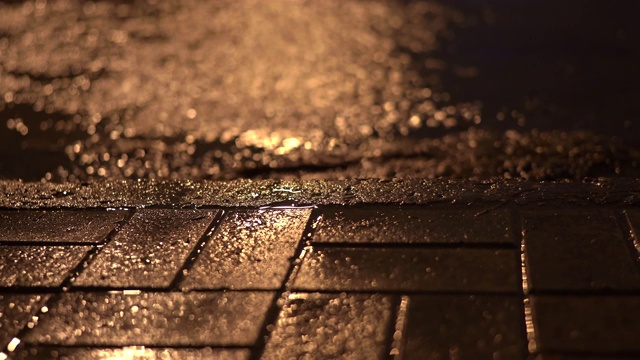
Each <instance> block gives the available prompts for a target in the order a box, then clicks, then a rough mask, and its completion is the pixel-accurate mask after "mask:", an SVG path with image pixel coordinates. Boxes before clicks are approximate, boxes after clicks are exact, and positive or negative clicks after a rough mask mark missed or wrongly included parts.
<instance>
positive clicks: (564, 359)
mask: <svg viewBox="0 0 640 360" xmlns="http://www.w3.org/2000/svg"><path fill="white" fill-rule="evenodd" d="M530 358H531V359H532V360H620V359H621V357H620V356H615V355H612V356H598V355H585V354H581V355H567V354H537V355H535V356H531V357H530ZM622 359H624V358H622Z"/></svg>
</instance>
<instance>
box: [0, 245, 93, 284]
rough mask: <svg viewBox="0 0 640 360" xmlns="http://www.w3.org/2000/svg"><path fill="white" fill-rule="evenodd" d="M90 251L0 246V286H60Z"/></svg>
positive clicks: (86, 247) (71, 247)
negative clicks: (0, 260)
mask: <svg viewBox="0 0 640 360" xmlns="http://www.w3.org/2000/svg"><path fill="white" fill-rule="evenodd" d="M89 249H91V247H90V246H49V245H43V246H17V245H16V246H14V245H8V246H5V245H0V259H2V262H0V286H2V287H10V286H25V287H28V286H43V287H56V286H60V285H62V282H63V281H64V280H65V279H66V278H67V276H69V272H70V271H71V270H73V268H75V267H76V266H77V265H78V263H79V262H80V261H81V260H82V258H83V256H84V255H85V254H86V253H87V251H89Z"/></svg>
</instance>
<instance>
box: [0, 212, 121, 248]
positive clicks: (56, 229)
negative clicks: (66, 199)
mask: <svg viewBox="0 0 640 360" xmlns="http://www.w3.org/2000/svg"><path fill="white" fill-rule="evenodd" d="M125 216H126V212H124V211H86V210H85V211H54V210H51V211H0V241H32V242H80V243H99V242H101V241H103V240H104V239H105V237H106V236H107V234H109V232H111V230H113V228H115V227H116V226H117V225H118V223H119V222H120V221H122V220H124V218H125Z"/></svg>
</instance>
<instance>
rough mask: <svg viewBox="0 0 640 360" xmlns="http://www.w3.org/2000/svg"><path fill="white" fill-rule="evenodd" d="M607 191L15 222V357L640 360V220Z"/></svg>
mask: <svg viewBox="0 0 640 360" xmlns="http://www.w3.org/2000/svg"><path fill="white" fill-rule="evenodd" d="M335 184H337V183H334V185H335ZM282 185H283V183H280V184H279V186H282ZM289 185H291V186H294V185H295V183H291V184H289ZM289 185H287V186H289ZM396 185H397V184H392V185H389V186H391V187H393V189H395V190H393V191H396V190H398V189H397V188H396ZM274 186H275V185H270V186H268V188H274ZM332 186H333V185H332ZM380 186H382V185H380ZM476 186H479V185H477V184H476ZM545 186H547V185H539V187H540V188H541V189H542V190H544V191H543V192H544V193H545V194H546V195H545V196H547V197H552V194H553V191H557V189H556V188H555V185H548V187H549V189H548V190H545V189H544V187H545ZM175 187H176V188H175V189H174V186H173V185H172V186H165V189H166V191H175V192H180V191H179V186H178V185H175ZM327 188H328V187H327ZM265 189H266V188H265ZM288 189H294V190H295V189H296V188H295V187H288ZM343 189H346V187H343ZM542 190H541V191H542ZM592 190H593V189H592ZM592 190H589V191H587V192H584V193H579V192H576V193H574V195H572V196H573V198H572V199H574V200H575V199H576V197H579V198H580V199H584V201H585V202H582V201H568V200H567V201H565V202H563V203H562V204H563V206H558V204H556V203H553V202H551V203H548V202H547V200H545V199H542V198H540V199H538V200H539V201H541V202H540V203H537V202H536V201H538V200H535V201H534V203H533V204H531V203H529V202H527V201H525V199H526V198H525V197H518V198H517V199H515V200H514V201H512V202H508V201H507V202H502V201H497V200H496V198H495V197H494V194H486V193H485V194H484V195H478V194H476V195H474V196H479V197H477V198H476V200H474V201H475V203H474V204H473V205H469V203H467V202H464V203H458V202H450V203H447V202H444V203H443V202H442V201H438V202H436V203H433V204H431V203H423V204H421V205H418V204H411V205H409V204H380V203H368V204H359V205H353V206H352V205H342V204H341V203H340V202H341V200H339V199H340V198H339V197H335V198H333V200H331V201H332V203H330V204H325V205H321V206H319V207H317V208H311V207H296V206H295V204H292V203H290V202H289V201H284V202H282V201H280V202H277V203H275V204H272V205H271V206H270V207H264V208H257V207H250V208H238V207H228V206H222V205H224V204H227V203H224V204H222V205H221V204H219V203H215V202H211V203H207V204H206V205H207V206H208V208H206V209H179V208H166V206H165V208H151V209H149V208H144V207H141V208H136V209H130V210H129V211H132V212H133V216H131V217H125V216H126V215H127V214H128V213H127V212H112V211H107V208H97V209H96V208H93V209H90V210H89V209H83V208H81V207H77V208H75V209H69V210H65V211H57V210H56V211H53V210H46V211H41V210H29V211H22V210H20V211H15V210H3V211H2V214H6V213H10V214H19V215H20V216H17V215H11V216H15V218H14V219H15V221H13V222H11V223H10V224H9V225H7V224H8V223H7V222H4V223H2V224H1V225H2V226H3V227H6V228H8V229H9V230H6V229H5V228H0V234H14V235H15V234H22V235H20V236H10V237H6V238H2V239H0V254H1V255H2V257H1V259H2V260H1V261H0V281H2V283H0V342H1V344H0V346H2V347H3V350H2V352H1V353H0V358H3V357H8V358H10V359H13V358H16V359H47V358H55V357H56V356H57V357H58V358H63V357H67V358H70V359H83V358H96V359H101V358H103V359H106V358H110V357H133V358H135V357H136V356H137V357H140V358H159V359H162V358H180V359H183V358H184V359H207V358H223V359H224V358H230V359H247V358H251V359H258V358H265V359H279V358H287V357H293V358H354V359H358V358H366V359H371V358H402V359H411V358H422V357H424V356H430V357H432V358H451V357H454V358H455V357H458V358H474V359H494V358H497V359H500V358H502V359H556V358H567V359H577V358H586V359H589V358H593V359H596V358H602V359H609V358H636V357H638V356H640V348H639V347H638V345H637V341H636V339H637V334H639V333H640V328H638V325H637V324H639V323H640V318H639V317H638V311H637V309H639V308H640V303H639V302H638V299H637V297H638V293H639V292H640V287H639V286H638V271H639V269H640V263H639V260H640V256H639V253H638V245H637V239H638V225H640V224H639V220H640V219H639V217H640V215H638V214H640V212H639V211H638V208H637V207H634V206H626V205H624V203H620V202H613V203H611V202H606V201H605V202H603V203H601V204H595V203H593V202H590V201H592V200H593V199H594V196H595V195H594V192H593V191H595V190H593V191H592ZM265 191H266V190H265ZM296 191H297V190H296ZM536 191H537V190H536ZM602 191H603V192H608V191H610V188H606V189H604V188H603V189H602ZM390 192H392V191H391V190H390ZM236 194H239V193H236ZM580 194H582V195H580ZM165 195H166V194H165ZM165 195H163V194H158V195H157V196H156V197H155V199H156V200H158V199H164V198H165V197H166V196H165ZM293 195H294V196H295V194H293ZM321 195H322V194H321V193H320V195H318V196H321ZM578 195H580V196H578ZM596 195H597V194H596ZM167 196H168V195H167ZM172 196H173V195H172ZM608 196H612V195H607V194H603V195H602V196H601V199H607V198H608ZM169 197H171V196H169ZM609 198H610V197H609ZM203 199H204V198H203ZM156 200H153V201H156ZM369 200H374V199H369ZM529 200H531V198H529ZM158 201H160V200H158ZM162 201H164V200H162ZM225 201H226V200H225ZM482 201H484V202H485V205H482V204H481V203H482ZM521 201H523V202H521ZM155 205H160V204H155ZM85 212H86V213H88V214H89V215H88V217H83V216H82V214H83V213H85ZM103 214H109V215H108V216H107V218H106V219H107V220H105V218H103V217H102V215H103ZM111 214H116V215H111ZM48 216H51V218H48ZM69 216H71V218H73V219H79V220H78V221H80V222H81V224H84V225H82V226H85V227H86V229H84V228H83V230H81V231H78V232H77V234H81V235H78V237H71V238H65V237H63V236H62V235H60V234H62V232H61V231H60V229H63V228H64V226H68V221H70V220H69V219H68V218H67V217H69ZM111 216H115V217H111ZM5 218H6V217H5ZM25 219H26V220H25ZM33 219H36V220H33ZM86 219H91V220H86ZM116 220H117V221H116ZM32 221H34V222H35V223H41V224H48V225H47V226H49V225H50V227H51V231H50V232H49V233H47V232H46V230H47V227H46V226H44V225H37V226H33V227H30V224H31V222H32ZM65 221H67V223H65ZM82 221H85V222H86V223H83V222H82ZM105 224H107V225H105ZM82 226H79V227H78V228H82ZM92 226H95V229H96V230H95V231H94V232H92V231H89V230H88V229H90V228H91V227H92ZM107 230H108V231H107ZM31 232H33V235H32V236H30V235H29V234H30V233H31ZM109 233H110V234H111V236H107V234H109ZM38 234H40V235H42V234H45V235H46V236H45V237H39V236H40V235H38ZM74 236H75V235H74ZM38 239H39V240H38ZM519 240H522V241H523V244H524V247H522V248H520V247H519V246H517V241H519ZM152 255H153V256H152ZM145 259H149V260H151V259H153V261H152V262H153V263H152V264H147V263H146V262H144V260H145ZM522 260H524V261H522ZM141 261H142V262H141ZM523 280H524V281H523Z"/></svg>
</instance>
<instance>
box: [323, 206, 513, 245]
mask: <svg viewBox="0 0 640 360" xmlns="http://www.w3.org/2000/svg"><path fill="white" fill-rule="evenodd" d="M321 213H322V221H321V222H320V224H319V226H318V229H317V230H316V233H315V235H314V238H313V242H314V243H325V242H329V243H449V244H455V243H512V242H513V239H512V237H511V230H510V219H511V217H510V215H509V212H508V211H507V210H504V209H497V210H493V211H486V212H484V211H483V209H482V208H479V209H475V210H474V209H466V208H465V209H450V208H449V209H441V208H436V209H433V208H420V207H412V206H380V207H363V208H360V207H358V208H344V207H329V208H322V210H321Z"/></svg>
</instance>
